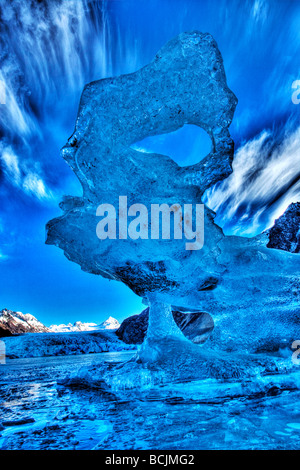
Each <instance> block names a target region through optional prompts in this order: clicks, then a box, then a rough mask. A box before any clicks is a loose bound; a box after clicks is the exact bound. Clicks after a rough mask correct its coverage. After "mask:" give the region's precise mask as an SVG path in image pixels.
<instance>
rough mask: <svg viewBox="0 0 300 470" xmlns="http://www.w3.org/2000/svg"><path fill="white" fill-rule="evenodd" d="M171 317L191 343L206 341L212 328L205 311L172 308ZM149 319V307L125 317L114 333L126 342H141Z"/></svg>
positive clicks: (209, 317)
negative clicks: (185, 310) (186, 310)
mask: <svg viewBox="0 0 300 470" xmlns="http://www.w3.org/2000/svg"><path fill="white" fill-rule="evenodd" d="M173 317H174V320H175V322H176V323H177V325H178V326H179V328H180V329H181V331H182V332H183V334H184V335H185V336H186V337H187V338H188V339H189V340H191V341H193V343H197V344H201V343H204V341H206V339H207V338H208V337H209V335H210V333H211V332H212V330H213V328H214V323H213V319H212V317H211V316H210V315H209V314H208V313H206V312H192V313H191V312H186V313H183V312H180V311H178V310H173ZM148 320H149V308H146V309H145V310H143V311H142V313H140V314H139V315H132V316H131V317H129V318H126V320H124V321H123V322H122V324H121V326H120V328H119V329H118V330H117V331H116V335H117V336H118V337H119V338H120V339H121V340H122V341H124V343H126V344H142V342H143V341H144V338H145V335H146V332H147V328H148Z"/></svg>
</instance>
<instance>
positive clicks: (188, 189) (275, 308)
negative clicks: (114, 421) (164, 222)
mask: <svg viewBox="0 0 300 470" xmlns="http://www.w3.org/2000/svg"><path fill="white" fill-rule="evenodd" d="M236 105H237V98H236V96H235V95H234V93H233V92H232V91H231V90H230V89H229V88H228V85H227V82H226V75H225V70H224V65H223V60H222V56H221V53H220V51H219V49H218V46H217V44H216V42H215V40H214V39H213V37H212V36H211V35H210V34H207V33H205V34H203V33H200V32H198V31H193V32H188V33H182V34H180V35H179V36H177V37H176V38H174V39H172V40H171V41H170V42H168V43H167V44H166V45H165V46H164V47H162V49H161V50H160V51H159V52H158V53H157V54H156V56H155V58H154V60H153V61H152V62H151V63H150V64H149V65H147V66H145V67H144V68H142V69H140V70H138V71H137V72H135V73H131V74H128V75H122V76H119V77H112V78H107V79H103V80H99V81H96V82H92V83H90V84H88V85H86V86H85V88H84V90H83V93H82V97H81V101H80V106H79V112H78V117H77V121H76V127H75V131H74V133H73V135H72V136H71V138H70V139H69V141H68V143H67V144H66V145H65V147H64V148H63V149H62V156H63V158H64V159H65V160H66V162H67V163H68V164H69V165H70V167H71V169H72V170H73V171H74V173H75V174H76V176H77V177H78V179H79V181H80V183H81V186H82V191H83V194H82V197H72V196H65V197H64V199H63V201H62V202H61V204H60V207H61V209H62V211H63V215H62V216H60V217H57V218H55V219H53V220H51V221H50V222H48V224H47V240H46V243H48V244H53V245H56V246H58V247H59V248H61V249H62V250H63V251H64V253H65V255H66V257H67V258H68V259H69V260H71V261H73V262H76V263H78V264H79V265H80V266H81V268H82V269H83V270H84V271H86V272H89V273H91V274H96V275H101V276H103V277H105V278H108V279H110V280H116V281H121V282H123V283H125V284H126V285H127V286H129V287H130V288H131V289H132V290H133V291H134V292H135V293H136V294H137V295H139V296H141V297H142V298H143V301H144V303H145V304H146V305H148V306H149V323H148V330H147V334H146V338H145V340H144V342H143V344H142V345H141V347H140V349H139V352H138V354H137V357H136V359H135V361H130V363H127V364H124V366H123V367H119V368H118V370H117V371H116V370H113V371H112V370H111V369H110V370H109V371H104V370H101V371H100V370H99V374H100V375H101V374H102V376H103V377H105V381H106V383H109V384H112V382H113V381H114V380H117V381H119V382H122V380H123V381H124V383H125V381H126V380H127V378H128V377H130V375H131V374H133V375H132V377H134V378H133V380H132V383H134V382H136V383H137V381H136V377H137V376H138V374H140V376H142V375H143V374H144V375H145V374H146V379H145V380H146V381H147V380H148V374H149V373H150V372H151V371H152V372H153V374H154V375H155V374H156V373H158V377H159V378H158V380H161V378H162V376H163V380H167V381H170V380H180V379H181V380H187V379H192V378H195V377H196V378H197V377H198V378H199V377H223V378H224V377H227V378H229V377H237V376H247V375H249V374H250V375H251V374H257V373H258V371H262V370H269V371H275V370H278V362H277V359H276V357H275V356H272V354H273V353H276V352H278V351H279V350H281V349H282V348H283V347H285V346H287V345H291V344H292V342H293V341H294V340H295V339H297V338H299V336H300V308H299V284H300V282H299V273H300V257H299V254H295V253H288V252H285V251H282V250H278V249H271V248H269V247H267V244H268V242H269V239H268V236H267V234H265V233H264V234H261V235H258V236H256V237H253V238H243V237H238V236H225V235H224V233H223V231H222V229H221V228H220V227H219V226H218V225H217V224H216V223H215V222H214V218H215V213H214V212H213V211H212V210H210V209H209V208H208V207H207V206H205V207H204V246H203V248H202V249H201V250H198V251H197V250H195V251H187V250H186V249H185V241H184V240H183V239H175V238H174V239H168V240H165V239H161V238H160V239H150V238H148V239H141V238H138V239H136V240H133V239H128V238H126V237H124V238H123V239H122V238H121V239H113V238H109V237H107V238H106V239H105V240H99V238H98V237H97V234H96V226H97V223H98V220H99V218H98V217H97V207H98V206H99V205H100V204H110V205H111V206H114V207H118V201H119V197H120V196H126V197H127V200H128V205H130V204H135V203H137V202H138V203H141V204H143V205H144V206H145V207H146V208H148V210H150V207H151V204H167V205H169V206H170V205H172V204H180V206H181V207H183V206H184V205H185V204H194V203H195V204H201V203H202V197H203V194H204V192H205V190H206V189H208V188H209V187H211V186H212V185H214V184H215V183H217V182H218V181H221V180H224V179H225V178H226V177H228V176H229V175H230V173H231V171H232V169H231V163H232V160H233V155H234V143H233V140H232V138H231V136H230V132H229V126H230V124H231V122H232V119H233V116H234V111H235V108H236ZM188 124H193V125H196V126H199V127H201V128H202V129H203V130H205V131H206V132H207V134H208V135H209V137H210V138H211V151H210V153H209V154H208V155H207V156H206V157H205V158H203V159H202V160H200V161H199V162H198V163H197V164H195V165H192V166H187V167H180V166H179V165H177V163H175V162H174V161H173V160H172V159H171V158H170V157H168V156H167V155H159V154H155V153H151V154H150V153H143V152H142V151H139V150H136V149H134V148H133V147H132V146H133V145H134V144H135V143H137V142H140V141H141V140H143V139H145V138H146V137H149V136H154V135H158V134H165V133H169V132H173V131H175V130H176V129H179V128H181V127H182V126H184V125H188ZM172 310H177V311H181V312H183V313H184V312H193V311H194V312H199V311H201V312H206V313H207V314H209V315H211V316H212V318H213V320H214V325H215V327H214V330H213V333H212V334H211V335H210V336H209V338H208V339H207V341H206V342H205V343H204V344H201V345H197V344H193V343H191V342H190V341H189V340H188V339H187V338H186V337H185V336H184V334H183V333H182V332H181V330H180V329H179V328H178V326H177V325H176V322H175V321H174V318H173V315H172ZM264 352H268V353H270V355H261V353H264ZM284 367H285V366H284ZM284 367H283V368H284ZM289 367H290V364H289V365H287V368H288V369H289ZM125 378H126V380H125Z"/></svg>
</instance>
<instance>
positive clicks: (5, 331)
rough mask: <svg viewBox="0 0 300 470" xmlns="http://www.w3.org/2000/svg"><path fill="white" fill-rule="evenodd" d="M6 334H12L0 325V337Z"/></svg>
mask: <svg viewBox="0 0 300 470" xmlns="http://www.w3.org/2000/svg"><path fill="white" fill-rule="evenodd" d="M6 336H12V333H11V332H10V331H9V330H8V329H7V328H3V327H1V326H0V338H4V337H6Z"/></svg>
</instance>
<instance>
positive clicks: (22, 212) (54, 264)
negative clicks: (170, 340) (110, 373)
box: [0, 0, 300, 325]
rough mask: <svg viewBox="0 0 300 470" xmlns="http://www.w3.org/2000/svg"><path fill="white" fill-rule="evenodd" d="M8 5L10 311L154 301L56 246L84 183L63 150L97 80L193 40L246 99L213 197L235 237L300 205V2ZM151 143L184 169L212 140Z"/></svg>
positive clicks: (4, 221) (2, 159)
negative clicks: (66, 209)
mask: <svg viewBox="0 0 300 470" xmlns="http://www.w3.org/2000/svg"><path fill="white" fill-rule="evenodd" d="M31 3H32V4H33V7H30V2H27V1H25V0H15V1H14V2H10V1H8V0H2V1H1V3H0V15H1V16H0V21H1V23H0V28H1V40H0V45H1V51H2V54H1V67H0V80H2V82H4V83H5V89H6V104H1V105H0V138H1V142H0V197H1V206H0V237H1V243H0V281H1V282H0V286H1V287H0V298H1V305H0V307H1V308H4V307H7V308H10V309H13V310H20V311H23V312H24V313H26V312H30V313H32V314H33V315H35V316H37V317H38V318H39V319H40V320H41V321H43V322H44V323H45V324H47V325H49V324H51V323H62V322H63V323H67V322H69V321H71V322H74V321H76V320H86V321H95V322H100V321H103V320H104V319H105V318H106V317H108V316H109V315H112V316H115V317H117V318H118V319H119V320H122V319H124V318H126V317H127V316H129V315H131V314H134V313H139V312H140V311H141V309H142V308H143V306H142V304H141V299H140V298H138V297H137V296H136V295H134V294H133V293H132V292H131V291H130V289H129V288H127V287H125V286H124V285H122V284H121V283H117V282H115V281H113V282H109V281H108V280H105V279H102V278H100V277H99V276H93V275H90V274H87V273H84V272H82V271H81V270H80V268H79V266H77V265H75V264H73V263H71V262H69V261H68V260H67V259H66V258H65V257H64V255H63V253H62V252H61V250H59V249H58V248H56V247H53V246H46V245H45V243H44V242H45V224H46V222H47V221H48V220H50V219H51V218H53V217H55V216H57V215H59V214H60V210H59V207H58V203H59V201H60V200H61V198H62V195H63V194H72V195H76V194H79V195H80V186H79V184H78V182H77V180H76V178H75V176H74V175H73V174H72V172H71V170H70V169H69V167H68V166H67V165H66V163H65V162H64V160H63V159H62V158H61V156H60V153H59V150H60V148H61V147H62V146H63V144H64V143H65V142H66V140H67V138H68V137H69V136H70V135H71V133H72V131H73V127H74V122H75V118H76V113H77V107H78V102H79V98H80V93H81V90H82V88H83V86H84V84H85V83H87V82H89V81H92V80H96V79H100V78H104V77H107V76H110V75H116V74H121V73H129V72H132V71H134V70H137V69H138V68H140V67H141V66H143V65H145V64H147V63H148V62H149V61H150V60H151V59H152V58H153V57H154V55H155V53H156V52H157V50H158V49H159V48H160V47H161V46H162V45H163V44H164V43H165V42H166V41H168V40H169V39H171V38H172V37H174V36H175V35H177V34H179V33H180V32H182V31H188V30H193V29H197V30H200V31H203V32H210V33H211V34H212V35H213V36H214V37H215V39H216V40H217V42H218V45H219V48H220V50H221V53H222V55H223V59H224V65H225V70H226V75H227V80H228V85H229V87H230V88H231V89H232V90H233V91H234V93H235V94H236V96H237V97H238V99H239V104H238V106H237V110H236V114H235V118H234V121H233V124H232V126H231V133H232V136H233V138H234V140H235V143H236V154H235V163H234V173H233V175H232V177H230V179H229V180H228V181H227V182H224V183H221V184H219V185H217V187H215V188H212V189H211V190H210V191H209V192H208V194H207V195H206V202H207V203H208V204H209V205H210V207H212V208H214V209H217V210H218V212H217V214H218V215H217V221H218V223H219V224H220V225H221V226H223V228H224V231H225V232H226V233H236V234H240V235H247V236H251V235H255V234H256V233H259V232H260V231H261V230H263V229H264V228H266V227H268V226H270V224H271V223H272V221H273V220H274V218H275V217H277V216H278V215H280V213H282V212H283V211H284V210H285V208H286V207H287V206H288V205H289V204H290V202H292V201H296V200H299V194H300V186H299V168H300V154H299V148H300V145H299V144H300V132H299V112H300V109H299V108H300V105H299V106H296V105H295V104H293V103H292V100H291V95H292V83H293V81H294V80H298V79H299V80H300V65H299V56H300V2H297V1H289V0H210V1H209V0H203V1H198V0H147V1H146V0H110V1H106V2H101V1H94V2H92V3H90V2H88V1H87V0H62V1H55V0H52V1H49V2H44V3H43V4H40V3H39V2H31ZM161 139H162V138H161V137H160V138H158V139H154V138H152V139H151V140H150V141H147V142H143V143H142V145H143V146H144V148H145V150H157V149H158V150H160V151H164V152H166V153H167V154H169V155H170V156H173V158H174V159H175V160H176V159H178V161H181V162H182V164H184V163H186V162H191V161H192V160H193V158H195V156H197V153H199V155H200V154H201V156H202V152H203V153H205V149H206V144H207V143H206V142H205V138H204V137H203V134H201V132H200V133H199V130H198V129H196V130H193V129H183V130H181V133H180V134H177V135H174V136H166V137H165V138H163V141H162V140H161Z"/></svg>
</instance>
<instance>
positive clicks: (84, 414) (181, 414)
mask: <svg viewBox="0 0 300 470" xmlns="http://www.w3.org/2000/svg"><path fill="white" fill-rule="evenodd" d="M132 355H133V352H132V351H131V352H111V353H102V354H88V355H80V356H59V357H47V358H30V359H12V360H8V361H7V363H6V364H5V365H0V422H3V423H4V425H5V426H4V429H3V430H2V431H0V434H1V435H0V449H2V450H5V449H41V450H45V449H113V450H117V449H160V450H166V449H168V450H170V449H174V450H176V449H182V450H184V449H190V450H193V449H298V448H299V447H300V445H299V442H300V439H299V438H300V391H299V389H298V388H297V387H293V378H292V377H290V378H289V380H281V378H280V377H278V380H277V378H276V377H274V379H272V380H274V383H273V384H272V383H271V382H270V380H269V379H268V380H269V382H268V383H269V384H268V385H266V384H267V381H266V384H265V386H262V384H261V381H262V380H264V379H261V378H260V379H258V382H260V384H255V381H254V382H253V380H251V381H250V380H249V383H248V384H247V383H246V384H244V385H243V386H241V384H240V383H238V382H234V381H223V382H220V381H217V380H213V379H212V380H202V381H195V382H187V383H184V384H173V385H172V386H166V385H164V386H158V387H155V388H148V389H146V390H135V391H132V390H131V391H120V392H119V393H118V392H115V393H114V394H112V393H109V392H107V391H101V390H95V389H94V390H93V389H69V388H65V387H62V386H57V384H56V381H57V380H58V379H61V378H64V377H65V376H66V375H67V374H68V373H69V372H70V371H74V370H75V369H76V368H80V367H82V366H84V365H88V366H89V365H90V364H91V363H92V362H97V363H101V362H102V361H113V362H116V361H117V362H119V361H124V360H128V359H130V357H132ZM266 380H267V379H266ZM276 380H277V385H274V384H275V383H276ZM288 384H289V385H288ZM27 418H31V419H32V420H34V422H29V423H27V424H17V421H20V420H24V419H27ZM12 422H14V424H13V423H12ZM12 424H13V425H12Z"/></svg>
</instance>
